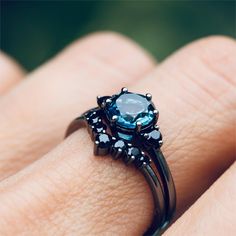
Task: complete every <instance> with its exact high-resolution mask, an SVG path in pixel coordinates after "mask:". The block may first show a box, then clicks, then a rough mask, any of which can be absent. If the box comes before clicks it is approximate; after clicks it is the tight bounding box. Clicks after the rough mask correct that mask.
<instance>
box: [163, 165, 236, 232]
mask: <svg viewBox="0 0 236 236" xmlns="http://www.w3.org/2000/svg"><path fill="white" fill-rule="evenodd" d="M235 180H236V163H234V164H233V165H232V166H231V167H230V169H229V170H228V171H227V172H226V173H224V175H223V176H222V177H221V178H220V179H218V180H217V181H216V183H214V185H213V186H212V187H211V188H210V189H209V190H208V191H207V192H206V193H205V194H204V195H203V196H202V197H201V198H200V199H199V200H198V201H197V202H196V203H195V204H194V205H193V206H192V207H191V208H190V209H189V210H188V211H187V212H186V213H185V214H184V215H183V216H182V217H181V218H180V219H179V220H178V221H177V222H175V224H174V225H173V226H172V227H170V229H169V230H168V231H167V232H166V233H165V236H171V235H175V236H178V235H227V236H231V235H232V236H234V235H235V234H236V218H235V211H236V203H235V199H236V184H235Z"/></svg>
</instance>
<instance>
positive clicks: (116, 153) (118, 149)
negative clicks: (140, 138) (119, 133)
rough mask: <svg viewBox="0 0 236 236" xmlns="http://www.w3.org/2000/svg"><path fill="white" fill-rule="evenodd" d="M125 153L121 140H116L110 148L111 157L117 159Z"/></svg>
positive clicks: (124, 146)
mask: <svg viewBox="0 0 236 236" xmlns="http://www.w3.org/2000/svg"><path fill="white" fill-rule="evenodd" d="M125 151H126V143H125V142H124V141H123V140H117V141H116V142H115V143H114V144H113V147H112V150H111V155H112V157H113V158H114V159H118V158H120V157H122V156H123V155H124V152H125Z"/></svg>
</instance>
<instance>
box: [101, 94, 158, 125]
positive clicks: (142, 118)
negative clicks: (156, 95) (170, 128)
mask: <svg viewBox="0 0 236 236" xmlns="http://www.w3.org/2000/svg"><path fill="white" fill-rule="evenodd" d="M154 110H155V108H154V105H153V103H152V102H151V101H148V100H147V98H146V97H145V96H143V95H140V94H135V93H123V94H120V95H118V96H117V97H116V98H114V99H113V101H112V103H111V104H110V105H109V106H108V107H107V109H106V112H107V116H108V119H109V120H112V117H113V116H114V115H116V116H117V117H118V118H117V121H116V124H117V125H118V126H120V127H122V128H126V129H135V127H136V123H137V122H140V123H141V124H142V126H147V125H149V124H150V123H152V122H153V120H154V119H155V114H154V112H153V111H154Z"/></svg>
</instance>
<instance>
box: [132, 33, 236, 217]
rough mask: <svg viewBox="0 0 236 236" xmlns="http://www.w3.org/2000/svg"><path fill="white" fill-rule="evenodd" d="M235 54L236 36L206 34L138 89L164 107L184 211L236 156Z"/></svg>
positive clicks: (162, 117) (168, 154) (168, 152)
mask: <svg viewBox="0 0 236 236" xmlns="http://www.w3.org/2000/svg"><path fill="white" fill-rule="evenodd" d="M235 55H236V43H235V40H233V39H228V38H225V37H210V38H206V39H203V40H200V41H198V42H196V43H193V44H191V45H189V46H187V47H186V48H185V49H183V50H181V51H180V52H179V53H177V54H176V55H174V56H173V57H172V58H170V59H169V60H167V61H165V62H164V63H163V64H162V65H161V66H160V67H159V68H157V70H156V71H155V72H154V73H152V74H151V75H150V76H149V77H148V78H147V79H146V80H145V82H144V80H143V81H139V82H138V83H137V85H136V86H135V87H134V88H133V89H134V90H135V91H140V92H142V91H144V90H145V89H146V90H147V91H149V92H150V93H152V94H153V101H154V102H155V104H157V106H158V109H159V111H160V119H159V126H160V127H161V130H162V133H163V136H164V146H163V151H164V153H165V156H166V158H167V161H168V163H169V164H170V165H171V166H170V167H171V171H172V173H173V176H174V180H175V183H176V189H177V209H178V213H181V211H184V210H185V209H186V208H187V207H188V206H189V205H191V204H192V203H193V202H194V201H195V200H196V199H197V198H198V197H199V196H200V195H201V194H202V193H203V192H204V191H205V190H206V189H207V188H208V187H209V186H210V185H211V184H212V182H213V181H214V180H215V179H216V178H217V177H219V176H220V174H222V173H223V172H224V171H225V169H226V168H227V167H228V166H229V165H231V164H232V162H233V161H234V160H235V145H236V144H235V133H236V126H235V120H236V112H235V110H236V109H235V108H236V94H235V87H236V80H235V73H236V67H235V65H236V56H235ZM145 85H146V87H145ZM223 156H224V158H222V157H223ZM196 183H197V184H196Z"/></svg>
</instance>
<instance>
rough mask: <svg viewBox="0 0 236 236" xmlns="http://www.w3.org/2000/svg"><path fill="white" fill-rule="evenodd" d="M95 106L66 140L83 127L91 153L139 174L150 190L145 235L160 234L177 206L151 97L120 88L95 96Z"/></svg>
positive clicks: (74, 122) (73, 124)
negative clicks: (150, 218)
mask: <svg viewBox="0 0 236 236" xmlns="http://www.w3.org/2000/svg"><path fill="white" fill-rule="evenodd" d="M97 104H98V107H96V108H93V109H90V110H88V111H87V112H85V113H83V114H82V115H81V116H80V117H78V118H76V119H75V120H74V121H72V123H71V124H70V125H69V127H68V129H67V132H66V137H67V136H68V135H70V134H71V133H73V132H75V131H76V130H78V129H79V128H81V127H83V126H86V127H87V128H88V131H89V133H90V135H91V138H92V140H93V141H94V154H95V155H99V156H104V155H108V154H110V155H111V156H112V157H113V159H122V160H123V161H124V163H125V164H127V165H128V164H133V165H135V166H136V167H137V169H138V170H140V171H141V173H142V174H143V176H144V177H145V179H146V181H147V183H148V184H149V186H150V189H151V191H152V195H153V200H154V214H153V221H152V223H151V226H150V227H149V228H148V229H147V231H146V232H145V233H144V235H145V236H147V235H150V236H154V235H159V234H160V233H161V232H162V231H163V230H164V229H165V228H166V226H167V225H168V223H169V222H170V220H171V218H172V216H173V214H174V211H175V205H176V193H175V186H174V182H173V178H172V176H171V173H170V170H169V168H168V165H167V163H166V161H165V158H164V156H163V154H162V152H161V150H160V148H161V146H162V143H163V141H162V135H161V133H160V130H159V127H158V126H157V120H158V116H159V112H158V110H157V109H156V108H155V106H154V104H153V102H152V96H151V94H146V95H141V94H136V93H131V92H128V90H127V88H122V89H121V92H120V93H119V94H115V95H112V96H103V97H97Z"/></svg>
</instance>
